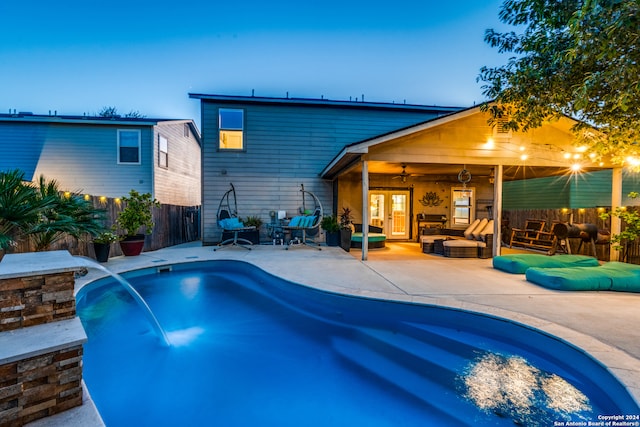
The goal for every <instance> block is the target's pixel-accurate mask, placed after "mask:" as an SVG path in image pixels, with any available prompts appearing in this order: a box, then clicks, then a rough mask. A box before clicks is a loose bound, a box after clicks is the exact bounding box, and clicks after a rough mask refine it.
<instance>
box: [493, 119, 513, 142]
mask: <svg viewBox="0 0 640 427" xmlns="http://www.w3.org/2000/svg"><path fill="white" fill-rule="evenodd" d="M507 123H508V120H507V119H498V120H497V121H496V124H495V126H494V127H493V136H494V137H495V138H499V139H505V138H511V136H512V132H511V129H509V128H508V127H507Z"/></svg>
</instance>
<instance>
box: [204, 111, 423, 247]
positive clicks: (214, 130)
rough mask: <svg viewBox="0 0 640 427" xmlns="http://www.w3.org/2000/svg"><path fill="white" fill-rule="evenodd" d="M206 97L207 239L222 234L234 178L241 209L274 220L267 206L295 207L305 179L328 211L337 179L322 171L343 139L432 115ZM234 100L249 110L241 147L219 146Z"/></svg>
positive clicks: (271, 208)
mask: <svg viewBox="0 0 640 427" xmlns="http://www.w3.org/2000/svg"><path fill="white" fill-rule="evenodd" d="M201 102H202V104H201V108H202V134H203V135H202V136H203V139H202V141H203V158H202V161H203V176H202V178H203V203H202V207H203V211H202V217H203V242H204V243H205V244H213V243H216V242H217V241H219V237H220V230H219V229H218V227H217V224H216V213H217V209H218V204H219V202H220V199H221V197H222V195H223V194H224V192H225V191H227V190H228V189H229V188H230V187H229V183H233V185H234V186H235V188H236V193H237V197H238V214H239V215H240V216H241V217H246V216H259V217H260V218H261V219H262V220H263V221H264V222H269V221H270V216H269V212H270V211H278V210H286V211H287V214H288V215H289V216H293V215H295V214H296V212H297V211H298V209H299V207H300V206H301V204H302V200H301V197H300V192H299V190H300V184H304V186H305V189H306V190H309V191H312V192H313V193H314V194H316V195H317V196H318V198H319V199H320V201H321V203H322V205H323V208H324V212H325V214H330V213H331V209H332V208H331V207H332V199H333V191H332V183H331V182H326V181H323V180H321V179H320V178H319V174H320V172H321V171H322V169H323V168H324V167H325V166H326V165H327V164H328V163H329V162H330V161H331V160H332V159H333V158H334V157H335V156H336V155H337V154H338V153H339V152H340V150H341V149H342V148H343V147H344V146H345V145H347V144H350V143H354V142H358V141H361V140H364V139H367V138H370V137H373V136H377V135H380V134H384V133H387V132H390V131H392V130H396V129H399V128H403V127H406V126H409V125H413V124H416V123H419V122H422V121H425V120H428V119H430V118H433V117H434V116H435V114H434V113H433V112H424V111H422V112H417V111H377V110H372V109H367V110H365V109H363V110H359V109H357V108H339V107H329V106H290V105H253V104H249V103H248V104H233V105H232V106H229V105H227V104H225V103H221V102H213V101H207V100H202V101H201ZM229 107H230V108H241V109H243V110H244V111H245V113H244V114H245V116H244V119H245V122H244V146H245V149H244V150H243V151H242V152H237V151H219V150H218V109H219V108H229ZM264 232H265V230H263V233H264Z"/></svg>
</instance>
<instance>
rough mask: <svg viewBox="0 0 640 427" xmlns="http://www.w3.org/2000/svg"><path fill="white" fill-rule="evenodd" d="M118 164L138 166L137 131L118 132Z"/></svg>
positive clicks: (138, 145)
mask: <svg viewBox="0 0 640 427" xmlns="http://www.w3.org/2000/svg"><path fill="white" fill-rule="evenodd" d="M118 163H129V164H137V165H139V164H140V131H139V130H121V129H119V130H118Z"/></svg>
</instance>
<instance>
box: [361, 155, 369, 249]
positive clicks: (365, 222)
mask: <svg viewBox="0 0 640 427" xmlns="http://www.w3.org/2000/svg"><path fill="white" fill-rule="evenodd" d="M368 255H369V163H368V162H367V161H366V160H363V161H362V261H366V260H367V256H368Z"/></svg>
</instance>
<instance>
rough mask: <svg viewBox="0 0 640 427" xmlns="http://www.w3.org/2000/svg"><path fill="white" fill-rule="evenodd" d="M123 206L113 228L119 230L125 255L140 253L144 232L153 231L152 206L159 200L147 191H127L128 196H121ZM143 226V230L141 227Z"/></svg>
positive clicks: (158, 204) (149, 232) (121, 246)
mask: <svg viewBox="0 0 640 427" xmlns="http://www.w3.org/2000/svg"><path fill="white" fill-rule="evenodd" d="M122 201H123V202H124V203H125V207H124V209H123V210H122V211H120V213H119V214H118V218H117V219H116V223H115V225H114V228H115V229H116V230H121V232H122V234H121V236H120V248H121V249H122V253H124V254H125V255H126V256H135V255H140V252H142V248H143V247H144V236H145V234H151V232H152V231H153V226H154V225H155V224H154V222H153V208H156V207H159V206H160V202H158V201H157V200H156V199H154V198H153V197H152V196H151V194H149V193H143V194H142V193H139V192H137V191H136V190H131V191H129V196H125V197H123V198H122ZM143 227H144V232H141V229H142V228H143Z"/></svg>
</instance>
